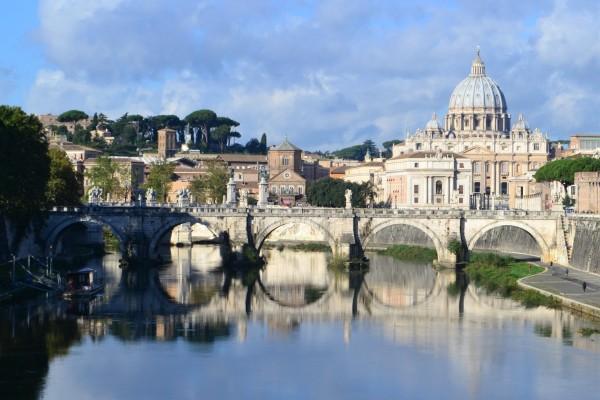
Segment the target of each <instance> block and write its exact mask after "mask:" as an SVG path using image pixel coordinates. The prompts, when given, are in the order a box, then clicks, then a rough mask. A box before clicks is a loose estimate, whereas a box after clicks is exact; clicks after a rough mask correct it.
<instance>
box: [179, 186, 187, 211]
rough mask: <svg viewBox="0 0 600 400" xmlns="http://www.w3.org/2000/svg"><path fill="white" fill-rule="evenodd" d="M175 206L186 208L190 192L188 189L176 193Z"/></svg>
mask: <svg viewBox="0 0 600 400" xmlns="http://www.w3.org/2000/svg"><path fill="white" fill-rule="evenodd" d="M177 205H178V206H179V207H188V206H189V205H190V190H189V189H188V188H183V189H179V190H178V191H177Z"/></svg>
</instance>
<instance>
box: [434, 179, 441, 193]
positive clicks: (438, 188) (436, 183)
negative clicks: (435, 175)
mask: <svg viewBox="0 0 600 400" xmlns="http://www.w3.org/2000/svg"><path fill="white" fill-rule="evenodd" d="M435 194H442V181H436V182H435Z"/></svg>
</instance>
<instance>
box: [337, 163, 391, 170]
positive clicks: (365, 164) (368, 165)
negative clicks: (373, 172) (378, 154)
mask: <svg viewBox="0 0 600 400" xmlns="http://www.w3.org/2000/svg"><path fill="white" fill-rule="evenodd" d="M384 165H385V163H383V162H381V161H373V162H368V163H363V164H360V165H350V166H348V167H346V169H354V168H360V167H383V166H384Z"/></svg>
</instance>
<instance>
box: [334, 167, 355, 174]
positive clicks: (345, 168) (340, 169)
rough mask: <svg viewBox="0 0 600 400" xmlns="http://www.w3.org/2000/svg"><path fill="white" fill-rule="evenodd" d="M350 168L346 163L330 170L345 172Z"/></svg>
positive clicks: (335, 172) (338, 172)
mask: <svg viewBox="0 0 600 400" xmlns="http://www.w3.org/2000/svg"><path fill="white" fill-rule="evenodd" d="M348 168H350V167H348V166H346V165H344V166H342V167H335V168H333V169H332V170H330V171H329V173H330V174H343V173H345V172H346V170H347V169H348Z"/></svg>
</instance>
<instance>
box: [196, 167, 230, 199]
mask: <svg viewBox="0 0 600 400" xmlns="http://www.w3.org/2000/svg"><path fill="white" fill-rule="evenodd" d="M228 179H229V174H228V173H227V168H225V167H224V166H223V165H222V164H217V163H216V162H211V163H209V164H208V168H207V171H206V173H205V174H203V175H199V176H196V177H195V178H194V180H192V184H191V186H190V191H191V192H192V195H193V196H194V198H195V199H196V201H197V202H199V203H207V202H212V203H213V204H218V203H220V202H221V200H222V199H223V196H225V194H226V193H227V180H228Z"/></svg>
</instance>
